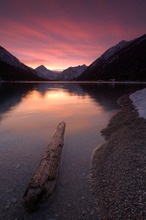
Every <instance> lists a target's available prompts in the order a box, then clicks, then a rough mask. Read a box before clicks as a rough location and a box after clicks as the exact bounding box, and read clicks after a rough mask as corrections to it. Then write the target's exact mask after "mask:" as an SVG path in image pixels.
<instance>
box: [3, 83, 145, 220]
mask: <svg viewBox="0 0 146 220" xmlns="http://www.w3.org/2000/svg"><path fill="white" fill-rule="evenodd" d="M144 87H145V85H142V84H141V85H138V84H113V83H111V84H96V83H80V84H76V83H42V84H41V83H28V84H27V83H15V84H14V83H13V84H12V83H9V84H6V83H4V84H0V219H12V220H13V219H15V220H16V219H17V220H19V219H50V220H51V219H52V220H53V219H54V220H55V219H60V220H61V219H91V220H92V219H97V217H96V212H95V209H94V198H93V196H92V193H91V192H90V176H89V174H90V161H91V156H92V152H93V150H94V149H95V148H96V146H97V145H99V144H101V143H102V142H103V141H104V139H103V137H101V135H100V130H101V129H102V128H104V127H105V126H106V125H107V123H108V120H109V119H110V118H111V117H112V116H113V115H114V114H115V113H116V112H117V110H118V106H117V104H116V101H117V99H118V98H119V97H120V96H121V95H123V94H126V93H129V92H133V91H135V90H137V89H140V88H144ZM60 121H65V122H66V124H67V126H66V132H65V145H64V149H63V155H62V161H61V169H60V176H59V181H58V186H57V189H56V193H55V194H54V197H53V198H51V199H50V201H49V202H48V203H46V204H44V205H43V206H42V207H41V209H40V210H39V211H38V212H36V213H34V214H31V215H30V214H27V213H26V212H25V210H24V209H23V206H22V204H21V201H22V196H23V193H24V191H25V188H26V186H27V184H28V182H29V180H30V178H31V176H32V175H33V173H34V171H35V169H36V167H37V165H38V163H39V161H40V159H41V156H42V154H43V152H44V151H45V149H46V147H47V144H48V142H49V140H50V138H51V137H52V135H53V133H54V130H55V128H56V126H57V125H58V123H59V122H60ZM49 203H50V204H49Z"/></svg>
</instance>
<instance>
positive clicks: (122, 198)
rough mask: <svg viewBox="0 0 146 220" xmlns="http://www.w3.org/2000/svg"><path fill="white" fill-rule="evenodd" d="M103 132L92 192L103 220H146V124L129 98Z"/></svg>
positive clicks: (93, 167) (93, 169)
mask: <svg viewBox="0 0 146 220" xmlns="http://www.w3.org/2000/svg"><path fill="white" fill-rule="evenodd" d="M118 103H119V104H120V106H121V110H120V111H119V112H118V113H117V114H116V115H115V116H114V117H113V118H112V119H111V120H110V122H109V124H108V126H107V128H105V129H103V130H102V131H101V133H102V135H103V136H104V138H105V143H103V144H102V145H100V146H98V147H97V148H96V150H95V151H94V153H93V157H92V164H91V178H92V189H93V192H94V194H95V198H96V203H97V204H96V207H97V211H98V216H99V217H100V219H101V220H110V219H115V220H118V219H123V220H144V219H146V172H145V171H146V160H145V158H146V153H145V152H146V120H145V119H143V118H140V117H139V116H138V113H137V111H136V109H135V108H134V106H133V104H132V102H131V100H130V99H129V96H123V97H121V98H120V99H119V100H118Z"/></svg>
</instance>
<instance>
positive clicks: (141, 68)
mask: <svg viewBox="0 0 146 220" xmlns="http://www.w3.org/2000/svg"><path fill="white" fill-rule="evenodd" d="M76 80H81V81H87V80H89V81H90V80H94V81H97V80H112V81H146V35H143V36H141V37H139V38H136V39H134V40H132V41H129V42H128V41H121V42H120V43H118V44H117V45H115V46H113V47H111V48H110V49H108V50H107V51H106V52H105V53H104V54H103V55H102V56H101V57H99V58H98V59H97V60H95V61H94V62H93V63H92V64H91V65H90V66H89V67H88V68H87V69H86V70H85V71H84V72H83V73H82V74H81V75H80V76H79V77H78V78H77V79H76Z"/></svg>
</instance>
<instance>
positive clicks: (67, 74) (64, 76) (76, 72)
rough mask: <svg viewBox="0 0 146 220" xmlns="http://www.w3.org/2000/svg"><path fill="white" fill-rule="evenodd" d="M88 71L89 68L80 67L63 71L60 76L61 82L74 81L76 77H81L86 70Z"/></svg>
mask: <svg viewBox="0 0 146 220" xmlns="http://www.w3.org/2000/svg"><path fill="white" fill-rule="evenodd" d="M86 69H87V66H86V65H85V64H84V65H81V66H80V65H79V66H75V67H69V68H67V69H65V70H63V71H62V73H61V74H60V75H59V80H74V79H75V78H76V77H78V76H80V75H81V74H82V73H83V72H84V71H85V70H86Z"/></svg>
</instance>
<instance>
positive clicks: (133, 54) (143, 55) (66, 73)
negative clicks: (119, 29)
mask: <svg viewBox="0 0 146 220" xmlns="http://www.w3.org/2000/svg"><path fill="white" fill-rule="evenodd" d="M0 80H5V81H21V80H34V81H38V80H57V81H58V80H62V81H65V80H67V81H72V80H76V81H101V80H106V81H107V80H110V81H146V35H143V36H141V37H139V38H136V39H134V40H132V41H129V42H128V41H121V42H119V43H118V44H116V45H115V46H113V47H111V48H110V49H108V50H107V51H106V52H105V53H103V55H102V56H101V57H99V58H98V59H97V60H95V61H94V62H93V63H92V64H91V65H90V66H88V67H87V66H86V65H81V66H76V67H69V68H67V69H66V70H63V71H62V72H59V73H57V72H54V71H51V70H49V69H47V68H46V67H44V66H43V65H41V66H39V67H37V68H36V69H35V70H34V69H32V68H30V67H28V66H26V65H25V64H23V63H21V62H20V61H19V60H18V59H17V58H16V57H14V56H13V55H12V54H11V53H9V52H8V51H7V50H6V49H4V48H3V47H0Z"/></svg>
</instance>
